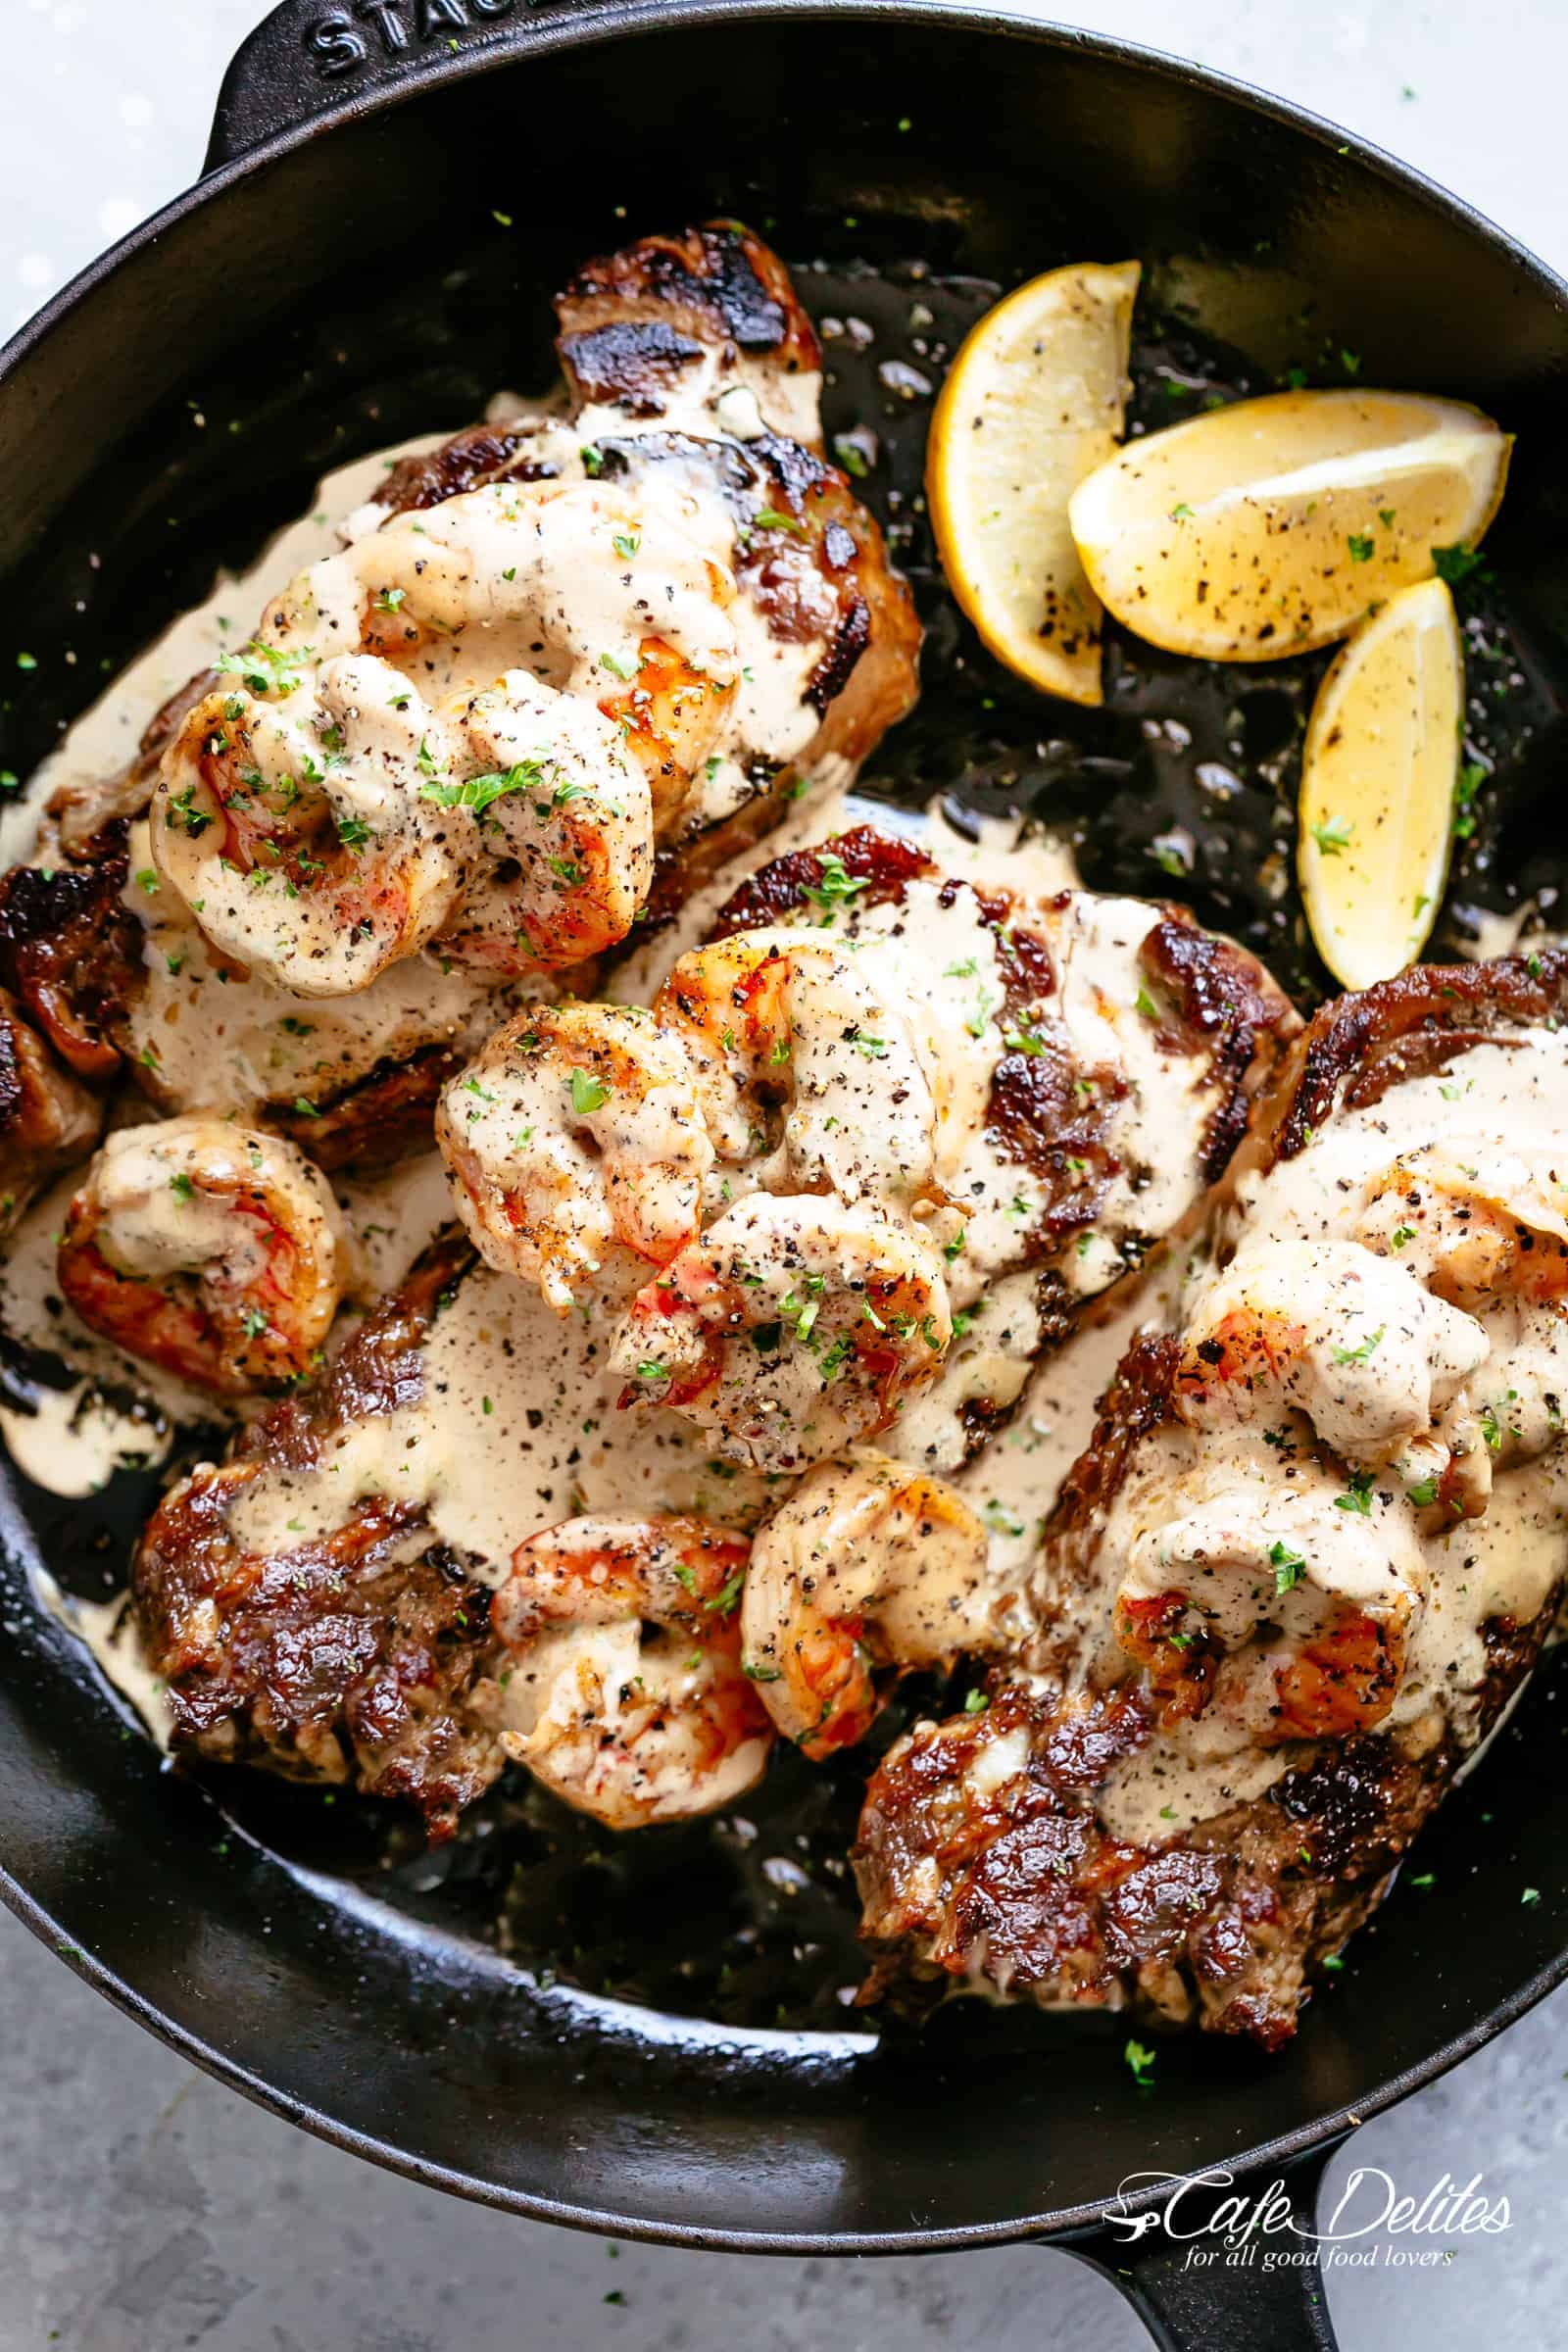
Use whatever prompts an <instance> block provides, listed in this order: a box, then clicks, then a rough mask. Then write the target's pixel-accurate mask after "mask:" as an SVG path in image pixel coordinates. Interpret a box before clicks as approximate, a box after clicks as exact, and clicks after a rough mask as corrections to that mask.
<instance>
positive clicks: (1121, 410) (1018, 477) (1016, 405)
mask: <svg viewBox="0 0 1568 2352" xmlns="http://www.w3.org/2000/svg"><path fill="white" fill-rule="evenodd" d="M1138 279H1139V267H1138V264H1137V263H1136V262H1122V263H1118V264H1115V265H1113V266H1111V265H1102V264H1098V263H1082V264H1075V265H1074V266H1073V267H1071V268H1069V269H1065V270H1051V271H1050V272H1049V273H1048V274H1047V275H1046V276H1044V277H1036V278H1032V279H1031V280H1030V282H1029V283H1028V284H1027V285H1025V286H1020V287H1019V288H1018V290H1017V292H1016V293H1015V294H1009V295H1008V297H1007V299H1006V301H1005V302H1002V303H999V304H998V305H997V307H996V309H995V310H994V311H988V312H987V314H986V316H985V317H984V318H983V319H981V320H980V322H979V324H978V325H977V326H975V327H974V328H973V329H972V330H971V332H970V333H969V334H968V336H967V337H966V338H965V340H964V342H963V344H962V345H961V347H960V349H959V351H958V355H957V357H956V360H955V361H954V363H953V366H952V368H950V369H949V371H948V379H947V382H946V384H945V385H944V386H943V390H942V397H941V399H940V400H939V401H938V403H937V406H936V411H935V414H934V415H933V417H932V419H931V436H930V441H929V444H928V446H927V452H926V495H927V498H928V500H929V503H930V509H931V518H932V522H933V524H934V526H935V530H936V537H937V548H938V552H939V553H940V555H941V558H942V564H943V568H944V570H945V571H946V573H947V576H948V584H949V586H950V587H951V588H952V590H953V593H954V595H955V596H956V598H957V601H958V603H959V604H960V605H961V606H962V608H963V610H964V612H965V613H967V614H968V616H969V618H970V620H972V621H973V623H974V625H975V627H976V629H977V630H978V631H979V633H980V635H981V637H982V638H984V640H985V642H986V644H987V645H988V646H989V647H990V649H991V651H992V652H993V653H994V654H995V655H996V656H997V659H998V660H999V661H1001V662H1005V663H1006V664H1007V666H1008V668H1009V669H1013V670H1016V671H1017V672H1018V674H1019V676H1020V677H1024V678H1027V679H1028V680H1029V681H1030V683H1031V684H1032V685H1035V686H1038V687H1040V688H1041V689H1042V690H1043V691H1044V692H1045V693H1047V694H1055V695H1060V696H1062V697H1064V698H1065V699H1066V700H1067V701H1068V702H1074V703H1098V702H1100V701H1101V699H1102V690H1101V682H1100V640H1101V627H1102V620H1103V615H1102V613H1101V607H1100V600H1099V598H1098V597H1097V596H1096V595H1095V592H1094V590H1093V589H1092V588H1091V586H1090V584H1089V581H1088V579H1087V578H1086V577H1085V574H1084V568H1083V565H1082V564H1081V563H1080V562H1079V558H1078V551H1077V549H1076V547H1075V546H1074V544H1073V537H1072V531H1071V528H1070V526H1069V524H1068V520H1067V502H1068V500H1069V498H1070V497H1071V495H1072V493H1073V491H1074V489H1075V488H1076V487H1077V485H1078V484H1079V483H1080V482H1081V481H1082V480H1083V478H1084V476H1085V475H1086V474H1088V473H1091V472H1093V471H1094V469H1095V467H1096V466H1101V465H1103V463H1104V461H1105V460H1106V459H1107V458H1108V457H1109V456H1110V455H1111V453H1112V452H1113V451H1114V449H1115V447H1116V444H1117V442H1118V441H1119V440H1120V438H1121V432H1122V426H1123V422H1124V420H1125V417H1126V409H1127V395H1128V392H1129V390H1130V388H1131V387H1130V385H1129V382H1128V375H1127V361H1128V353H1129V350H1130V347H1131V342H1132V315H1133V302H1134V298H1135V297H1136V295H1137V292H1138Z"/></svg>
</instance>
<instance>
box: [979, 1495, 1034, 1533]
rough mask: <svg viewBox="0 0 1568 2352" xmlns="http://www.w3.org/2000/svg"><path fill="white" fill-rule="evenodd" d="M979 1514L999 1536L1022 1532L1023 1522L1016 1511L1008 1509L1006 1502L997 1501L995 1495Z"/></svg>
mask: <svg viewBox="0 0 1568 2352" xmlns="http://www.w3.org/2000/svg"><path fill="white" fill-rule="evenodd" d="M980 1516H981V1517H982V1518H983V1519H984V1521H985V1523H986V1525H987V1527H989V1528H991V1529H992V1530H993V1531H994V1532H995V1533H996V1534H997V1535H999V1536H1021V1535H1022V1534H1023V1532H1024V1522H1023V1521H1022V1520H1021V1519H1020V1518H1019V1517H1018V1514H1017V1512H1016V1511H1009V1510H1008V1508H1007V1506H1006V1504H1005V1503H1004V1502H998V1501H997V1500H996V1498H995V1496H993V1497H992V1499H991V1501H990V1502H988V1503H987V1504H986V1507H985V1509H984V1510H983V1511H982V1512H981V1514H980Z"/></svg>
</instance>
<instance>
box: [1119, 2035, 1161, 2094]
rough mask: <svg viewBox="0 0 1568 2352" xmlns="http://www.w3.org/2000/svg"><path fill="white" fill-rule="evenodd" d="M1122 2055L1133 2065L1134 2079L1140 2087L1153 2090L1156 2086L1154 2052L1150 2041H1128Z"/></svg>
mask: <svg viewBox="0 0 1568 2352" xmlns="http://www.w3.org/2000/svg"><path fill="white" fill-rule="evenodd" d="M1122 2056H1123V2057H1124V2058H1125V2059H1126V2061H1127V2064H1128V2065H1129V2067H1131V2069H1132V2077H1133V2081H1134V2082H1136V2083H1137V2085H1138V2087H1139V2089H1140V2090H1152V2089H1153V2087H1154V2053H1153V2051H1152V2049H1151V2048H1150V2046H1149V2044H1148V2042H1147V2041H1129V2042H1127V2043H1126V2044H1125V2045H1124V2046H1123V2049H1122Z"/></svg>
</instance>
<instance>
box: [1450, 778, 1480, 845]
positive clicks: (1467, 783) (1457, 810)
mask: <svg viewBox="0 0 1568 2352" xmlns="http://www.w3.org/2000/svg"><path fill="white" fill-rule="evenodd" d="M1486 780H1487V771H1486V769H1485V768H1484V767H1483V766H1482V765H1481V762H1480V761H1479V760H1466V761H1465V762H1464V765H1463V766H1462V767H1461V768H1460V770H1459V775H1458V780H1457V782H1456V783H1455V785H1454V787H1453V837H1454V839H1455V841H1468V840H1469V838H1470V836H1471V834H1472V833H1473V832H1474V831H1475V829H1476V810H1475V799H1476V794H1477V793H1478V792H1479V791H1480V790H1481V787H1482V785H1483V784H1484V783H1485V782H1486Z"/></svg>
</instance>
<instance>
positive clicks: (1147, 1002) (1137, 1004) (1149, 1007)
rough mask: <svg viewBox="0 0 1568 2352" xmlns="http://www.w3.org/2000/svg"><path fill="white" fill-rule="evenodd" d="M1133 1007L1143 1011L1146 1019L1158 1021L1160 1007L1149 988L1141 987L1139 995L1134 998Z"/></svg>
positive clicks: (1137, 1010)
mask: <svg viewBox="0 0 1568 2352" xmlns="http://www.w3.org/2000/svg"><path fill="white" fill-rule="evenodd" d="M1133 1009H1134V1010H1135V1011H1136V1012H1141V1013H1142V1014H1143V1016H1144V1018H1145V1020H1146V1021H1157V1020H1158V1018H1159V1007H1158V1005H1156V1004H1155V1003H1154V1000H1153V998H1152V996H1151V995H1150V993H1149V991H1148V989H1147V988H1141V989H1140V990H1139V991H1138V995H1137V997H1136V999H1135V1000H1134V1005H1133Z"/></svg>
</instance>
